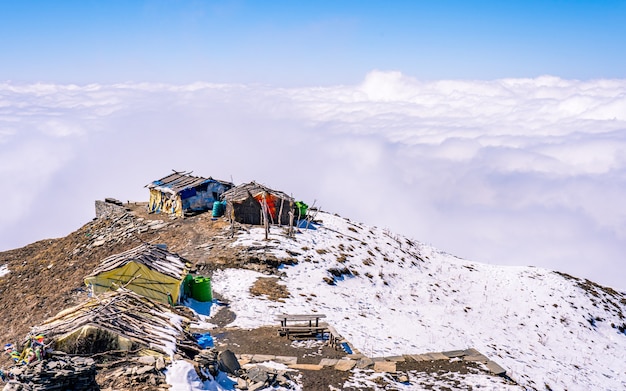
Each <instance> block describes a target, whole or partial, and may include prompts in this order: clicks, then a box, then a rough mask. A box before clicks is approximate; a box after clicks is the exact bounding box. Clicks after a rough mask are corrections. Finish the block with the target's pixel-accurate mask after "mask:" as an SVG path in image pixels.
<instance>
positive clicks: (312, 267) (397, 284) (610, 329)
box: [213, 213, 626, 391]
mask: <svg viewBox="0 0 626 391" xmlns="http://www.w3.org/2000/svg"><path fill="white" fill-rule="evenodd" d="M316 218H317V220H319V221H320V223H319V224H314V225H313V226H312V227H311V228H312V229H309V230H304V229H301V232H300V233H298V234H296V237H295V239H293V238H287V237H286V236H285V235H284V230H283V229H282V228H272V233H271V235H270V240H269V241H265V240H263V238H264V231H263V229H262V228H254V229H252V230H250V232H249V233H246V232H242V233H240V234H239V236H238V239H237V241H236V242H235V244H234V245H235V246H246V247H252V248H254V249H256V250H254V251H258V252H259V253H264V252H269V253H271V254H273V255H274V256H277V257H279V258H285V259H296V260H297V264H295V265H293V266H285V267H284V268H283V269H282V271H284V275H283V277H281V278H280V280H279V283H281V284H283V285H285V286H286V287H287V288H288V290H289V292H290V293H291V297H290V298H288V299H285V302H284V303H279V302H275V301H269V300H266V299H265V298H263V297H254V296H251V295H250V293H249V288H250V286H251V285H252V284H253V283H254V281H255V280H256V279H257V278H259V277H264V276H265V275H263V274H260V273H257V272H254V271H250V270H241V269H228V270H224V271H218V272H216V273H215V274H214V276H213V288H214V290H215V291H217V292H219V293H220V294H222V295H223V296H224V297H225V298H226V299H228V300H230V302H231V310H232V311H234V312H235V313H236V314H237V318H236V319H235V321H234V324H233V326H240V327H248V328H253V327H258V326H263V325H274V324H275V323H276V322H275V320H274V318H275V316H276V315H277V314H281V313H311V312H319V313H324V314H326V316H327V318H326V320H327V322H328V323H330V324H332V325H333V326H334V327H335V328H336V329H337V331H338V332H339V333H340V334H342V335H343V336H344V337H345V338H347V339H348V340H349V341H350V342H351V343H352V345H353V346H354V347H356V348H357V349H359V350H360V351H361V353H363V354H365V355H367V356H369V357H377V356H392V355H400V354H417V353H423V352H434V351H446V350H456V349H465V348H470V347H473V348H476V349H477V350H479V351H480V352H481V353H483V354H485V355H487V356H488V357H489V358H490V359H492V360H494V361H496V362H497V363H498V364H500V365H502V366H503V367H504V368H506V369H507V374H508V375H509V376H510V377H511V378H512V379H514V380H515V381H517V382H518V383H519V384H520V385H522V386H524V387H528V388H533V389H541V390H543V389H548V387H549V389H552V390H566V389H567V390H570V391H572V390H623V389H626V364H625V363H626V334H625V332H624V327H626V323H625V319H624V316H625V315H626V299H624V295H623V294H621V293H618V292H615V291H613V290H611V289H606V288H602V287H599V286H597V285H595V284H592V283H590V282H588V281H585V280H578V279H574V278H571V277H567V276H564V275H561V274H558V273H555V272H552V271H549V270H545V269H539V268H533V267H503V266H494V265H487V264H481V263H476V262H470V261H466V260H462V259H459V258H456V257H454V256H452V255H449V254H446V253H443V252H441V251H438V250H436V249H434V248H432V247H430V246H426V245H424V244H421V243H418V242H415V241H411V240H408V239H407V238H404V237H402V236H398V235H394V234H392V233H390V232H388V231H386V230H383V229H379V228H375V227H368V226H364V225H361V224H358V223H354V222H351V221H349V220H347V219H344V218H341V217H338V216H335V215H331V214H327V213H319V214H318V215H317V217H316ZM333 273H334V274H333ZM336 275H340V277H337V276H336ZM332 279H334V285H330V284H329V283H328V282H329V281H330V282H332ZM480 381H481V382H482V381H484V380H480ZM476 384H477V385H478V383H476ZM496 388H497V387H496Z"/></svg>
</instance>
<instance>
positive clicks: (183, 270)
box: [91, 243, 189, 280]
mask: <svg viewBox="0 0 626 391" xmlns="http://www.w3.org/2000/svg"><path fill="white" fill-rule="evenodd" d="M129 262H137V263H141V264H143V265H146V266H147V267H148V268H150V269H152V270H155V271H158V272H159V273H162V274H165V275H167V276H170V277H174V278H176V279H179V280H182V279H183V277H185V275H186V274H187V267H186V265H185V264H186V263H188V262H189V261H187V260H186V259H184V258H181V257H179V256H178V255H176V254H173V253H171V252H169V251H167V250H165V249H162V248H159V247H157V246H155V245H153V244H149V243H144V244H142V245H140V246H137V247H135V248H132V249H130V250H128V251H124V252H122V253H119V254H114V255H111V256H110V257H107V258H105V259H103V260H102V262H100V265H99V266H98V267H96V269H95V270H94V271H93V272H92V273H91V276H97V275H98V274H100V273H103V272H107V271H110V270H113V269H116V268H118V267H120V266H124V265H126V264H127V263H129Z"/></svg>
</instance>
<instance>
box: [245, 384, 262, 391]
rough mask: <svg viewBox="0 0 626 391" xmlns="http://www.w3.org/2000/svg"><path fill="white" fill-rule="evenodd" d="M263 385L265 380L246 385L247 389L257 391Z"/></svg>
mask: <svg viewBox="0 0 626 391" xmlns="http://www.w3.org/2000/svg"><path fill="white" fill-rule="evenodd" d="M264 387H265V382H256V383H252V384H250V385H249V386H248V391H257V390H260V389H261V388H264Z"/></svg>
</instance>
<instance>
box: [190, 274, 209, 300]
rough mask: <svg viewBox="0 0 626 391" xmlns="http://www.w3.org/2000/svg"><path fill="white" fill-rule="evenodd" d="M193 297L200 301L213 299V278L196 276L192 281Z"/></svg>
mask: <svg viewBox="0 0 626 391" xmlns="http://www.w3.org/2000/svg"><path fill="white" fill-rule="evenodd" d="M191 297H192V298H193V299H195V300H198V301H204V302H206V301H212V300H213V292H212V291H211V278H210V277H203V276H196V277H194V278H193V280H192V281H191Z"/></svg>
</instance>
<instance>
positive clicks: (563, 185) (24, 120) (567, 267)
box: [0, 71, 626, 288]
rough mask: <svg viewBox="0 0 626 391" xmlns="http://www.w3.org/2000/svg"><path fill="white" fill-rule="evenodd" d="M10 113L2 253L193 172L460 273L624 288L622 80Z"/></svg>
mask: <svg viewBox="0 0 626 391" xmlns="http://www.w3.org/2000/svg"><path fill="white" fill-rule="evenodd" d="M0 96H2V99H1V100H0V163H1V165H0V181H1V182H2V184H3V188H4V189H10V192H8V193H6V194H5V197H4V200H5V206H6V205H12V206H11V208H10V210H8V209H6V210H5V212H4V216H5V218H3V219H2V222H1V223H0V238H2V239H0V248H4V249H6V248H9V247H15V246H19V245H23V244H25V243H28V242H31V241H33V240H36V239H39V238H42V237H46V236H58V235H64V234H66V233H67V232H69V231H71V230H73V229H76V228H78V227H79V226H80V225H81V224H83V223H84V222H86V221H87V220H88V219H90V218H91V217H92V216H93V212H92V211H93V204H92V202H93V200H94V199H96V198H100V199H101V198H104V197H107V196H113V197H117V198H120V199H123V200H127V199H130V200H141V199H146V198H147V194H145V189H144V188H143V185H145V184H146V183H148V182H149V181H151V180H153V179H155V178H158V177H161V176H163V175H164V174H166V173H167V172H169V171H170V169H178V170H194V171H195V173H196V174H198V175H211V176H214V177H218V178H220V177H221V178H224V179H230V176H231V175H232V177H233V179H234V180H235V181H236V182H244V181H248V180H252V179H255V180H258V181H260V182H264V183H266V184H268V185H270V186H275V187H278V188H281V189H282V190H284V191H287V192H290V193H293V194H294V195H295V196H296V197H297V198H302V199H305V200H307V201H309V202H312V200H313V199H317V200H318V204H321V205H322V207H323V208H325V209H327V210H330V211H333V212H339V213H340V214H342V215H345V216H346V217H350V218H352V219H355V220H360V221H364V222H366V223H369V224H374V225H379V226H383V227H388V228H390V229H392V230H395V231H398V232H401V233H404V234H407V235H409V236H412V237H414V238H415V239H418V240H422V241H425V242H429V243H432V244H434V245H436V246H438V247H440V248H442V249H443V250H446V251H449V252H451V253H454V254H456V255H458V256H461V257H466V258H471V259H473V260H478V261H483V262H491V263H501V264H524V265H527V264H532V265H538V266H545V267H549V268H557V269H561V270H564V271H567V272H570V273H574V274H578V275H581V276H583V277H589V278H592V279H595V280H598V281H599V282H603V283H606V284H612V285H614V286H618V287H620V288H626V286H624V285H623V283H622V282H621V277H619V276H620V275H623V273H624V272H626V269H625V267H624V266H623V265H622V264H621V258H622V254H621V249H623V248H625V247H626V246H625V245H626V228H624V227H626V204H625V203H623V202H622V200H623V199H624V196H625V195H626V177H625V175H624V172H625V168H626V159H625V156H626V154H625V153H624V152H625V151H626V133H625V131H626V114H625V113H626V80H594V81H576V80H563V79H559V78H556V77H551V76H544V77H539V78H536V79H502V80H492V81H457V80H441V81H420V80H416V79H414V78H411V77H407V76H405V75H403V74H401V73H399V72H381V71H374V72H371V73H370V74H368V75H367V76H366V77H365V79H364V81H363V83H361V84H359V85H355V86H334V87H323V88H322V87H315V88H294V89H285V88H273V87H271V86H266V85H235V84H231V85H226V84H211V83H194V84H189V85H180V86H175V85H167V84H149V83H142V84H116V85H97V84H92V85H87V86H76V85H51V84H32V85H13V84H10V83H5V84H0ZM60 217H63V218H62V219H60ZM598 265H601V266H602V267H601V268H599V267H598ZM619 284H621V285H622V286H619Z"/></svg>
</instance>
